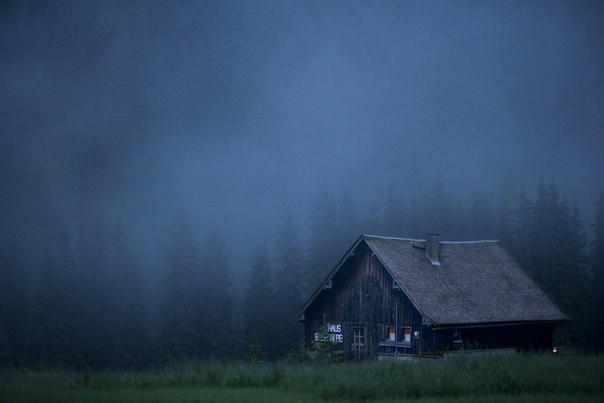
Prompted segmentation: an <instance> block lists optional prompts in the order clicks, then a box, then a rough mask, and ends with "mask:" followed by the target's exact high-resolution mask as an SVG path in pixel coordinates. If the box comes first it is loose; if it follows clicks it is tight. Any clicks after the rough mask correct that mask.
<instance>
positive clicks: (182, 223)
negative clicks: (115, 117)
mask: <svg viewBox="0 0 604 403" xmlns="http://www.w3.org/2000/svg"><path fill="white" fill-rule="evenodd" d="M166 259H167V263H168V273H167V276H166V279H165V281H164V283H163V286H162V301H161V307H160V344H161V349H162V351H163V353H164V355H165V357H167V358H183V357H187V356H193V357H194V356H198V355H199V354H200V353H201V351H200V343H199V340H200V338H201V333H200V329H199V322H200V319H199V315H198V309H199V305H198V302H199V301H198V299H199V294H200V292H201V287H200V284H201V272H200V267H199V251H198V248H197V245H196V243H195V238H194V235H193V230H192V229H191V226H190V223H189V221H188V219H187V218H186V217H185V216H184V215H183V214H179V215H178V216H177V217H176V218H175V219H174V221H173V224H172V230H171V233H170V239H169V241H168V246H167V248H166Z"/></svg>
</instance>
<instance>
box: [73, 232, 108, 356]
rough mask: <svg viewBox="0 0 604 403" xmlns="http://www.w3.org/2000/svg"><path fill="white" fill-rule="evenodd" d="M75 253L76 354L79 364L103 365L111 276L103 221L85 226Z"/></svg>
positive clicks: (80, 233)
mask: <svg viewBox="0 0 604 403" xmlns="http://www.w3.org/2000/svg"><path fill="white" fill-rule="evenodd" d="M77 246H78V247H77V253H76V254H75V255H74V259H75V261H74V265H75V269H74V281H75V282H76V284H77V287H76V289H75V290H73V294H74V298H75V303H74V306H73V311H74V315H75V316H74V321H75V326H76V327H77V329H78V331H77V332H76V334H75V335H74V350H75V351H74V357H73V359H74V360H75V361H76V362H77V363H79V364H84V363H85V364H86V365H103V364H104V361H105V360H106V359H107V354H106V342H107V340H108V337H109V330H110V329H109V326H108V304H109V300H110V295H109V279H108V272H107V266H108V256H107V253H108V252H107V235H106V232H105V228H104V227H103V225H102V223H101V222H100V221H97V222H95V224H94V225H93V226H92V228H91V229H90V230H88V229H87V228H85V227H84V226H82V227H81V228H80V232H79V239H78V245H77Z"/></svg>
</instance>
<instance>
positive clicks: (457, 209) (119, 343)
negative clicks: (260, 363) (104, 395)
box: [0, 181, 604, 367]
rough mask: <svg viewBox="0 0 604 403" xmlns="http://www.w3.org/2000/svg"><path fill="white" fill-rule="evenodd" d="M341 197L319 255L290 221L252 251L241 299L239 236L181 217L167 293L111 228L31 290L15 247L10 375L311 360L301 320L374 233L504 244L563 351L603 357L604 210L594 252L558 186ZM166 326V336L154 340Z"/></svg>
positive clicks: (325, 214)
mask: <svg viewBox="0 0 604 403" xmlns="http://www.w3.org/2000/svg"><path fill="white" fill-rule="evenodd" d="M334 194H335V193H333V192H332V190H329V191H328V190H326V189H325V188H322V189H320V190H319V192H318V193H317V196H316V201H315V203H314V204H313V205H312V206H310V207H309V209H308V211H307V213H306V217H308V218H307V223H308V226H309V232H308V234H309V235H308V239H307V241H306V242H305V241H304V240H303V239H302V238H301V235H300V230H299V228H298V225H299V224H297V223H296V219H295V218H294V216H293V215H292V214H287V215H286V216H285V217H284V221H283V224H282V228H281V229H280V230H279V231H278V232H277V233H276V234H275V235H274V237H273V238H272V239H267V240H264V241H262V242H260V243H257V244H256V246H255V247H253V252H252V254H251V256H249V260H248V261H247V264H246V267H245V268H238V269H237V270H236V272H237V273H247V274H245V281H244V287H243V289H242V290H241V291H238V292H236V291H235V290H234V288H233V287H232V285H233V277H232V267H230V264H229V257H228V256H229V254H232V253H234V252H233V251H232V249H231V248H233V247H234V248H239V247H240V246H241V245H228V244H227V243H226V242H225V239H228V234H222V233H221V232H220V231H217V230H213V231H211V232H209V233H208V235H207V236H206V237H205V238H202V240H200V238H198V236H199V234H196V233H195V231H194V229H193V228H192V226H191V224H190V219H189V218H188V217H187V216H186V215H185V214H184V213H179V214H176V215H175V216H174V219H173V222H172V226H171V228H170V230H169V233H167V234H166V238H165V241H164V244H163V246H161V248H162V250H163V251H164V252H163V255H164V261H163V263H162V264H163V265H164V266H165V268H166V270H165V272H164V273H165V276H164V278H163V280H162V282H161V283H160V284H158V286H157V289H151V290H150V289H147V290H144V289H143V284H142V282H141V277H140V272H141V268H140V267H139V265H138V263H137V260H139V259H137V258H136V257H135V256H134V255H133V253H132V251H131V250H130V248H129V246H128V236H127V233H126V231H125V230H124V228H123V227H122V226H121V224H120V223H119V222H117V223H115V224H114V227H113V230H112V231H109V232H108V231H106V230H105V229H104V228H105V227H104V224H103V223H101V222H98V221H96V222H94V223H93V224H92V225H90V226H79V227H78V228H77V229H76V230H74V231H73V232H74V233H76V234H77V235H76V237H75V238H76V239H75V240H74V239H73V237H72V235H71V233H72V232H71V231H69V230H68V229H67V228H64V229H63V230H61V231H60V232H59V234H58V236H57V237H56V239H55V240H54V241H51V242H49V245H48V247H47V249H46V250H47V251H46V252H45V256H44V258H43V259H42V261H41V262H40V266H39V269H38V270H37V272H36V273H35V274H34V275H33V276H32V279H31V281H28V280H27V278H26V276H23V275H22V273H23V270H22V268H21V267H20V263H19V258H18V253H17V252H16V250H17V249H18V248H16V247H15V246H8V247H6V246H5V247H3V249H2V254H1V255H0V256H1V259H0V263H1V266H0V269H1V274H2V278H3V279H4V281H2V282H1V283H0V287H1V290H2V293H0V297H1V298H2V302H3V303H2V305H1V307H2V310H1V311H0V314H1V315H0V321H1V322H0V324H1V327H0V329H2V332H1V333H0V347H1V350H0V353H1V354H0V359H1V360H2V361H1V363H2V365H19V364H20V365H74V366H96V367H110V366H111V367H116V366H132V365H135V366H136V365H139V366H140V365H144V364H148V363H151V362H161V361H165V360H174V359H182V358H191V357H198V358H238V357H239V358H242V357H248V358H253V359H277V358H283V357H285V356H286V355H287V354H289V353H292V352H295V351H296V350H299V349H300V348H302V344H301V343H302V328H301V326H300V325H299V324H298V323H296V322H295V321H294V320H292V317H293V315H294V314H295V313H296V312H297V311H298V310H299V309H300V308H301V306H302V304H303V302H304V301H305V299H306V298H308V297H309V295H310V294H311V293H312V292H313V291H314V290H315V288H316V287H317V286H318V285H319V283H320V282H321V281H322V280H323V278H324V276H325V275H326V274H327V273H328V272H329V270H331V268H332V267H333V266H334V265H335V264H336V263H337V260H338V259H339V258H340V257H341V256H342V254H343V253H344V252H345V251H346V249H347V248H348V247H349V246H350V245H351V243H352V242H353V240H354V239H355V237H357V236H359V235H360V234H361V233H362V232H365V233H367V232H368V231H364V228H370V229H371V230H372V231H371V232H372V233H375V234H380V235H387V236H396V237H411V238H423V236H424V234H422V233H417V232H414V231H418V230H417V228H422V227H428V228H431V231H437V232H440V233H441V236H442V237H443V239H445V240H475V239H493V238H499V239H500V242H502V244H503V246H504V247H505V248H506V249H507V250H508V252H509V253H510V254H511V255H512V256H513V257H514V258H515V259H516V260H517V261H518V262H519V263H520V264H521V265H522V267H523V268H524V269H525V270H526V271H527V272H528V274H529V275H530V276H531V277H532V278H533V279H534V280H535V281H536V282H537V283H538V284H539V285H540V286H541V287H542V288H543V289H544V291H545V292H546V293H547V294H548V295H549V296H550V297H551V298H552V300H554V301H555V302H556V304H558V306H559V307H560V308H561V309H562V311H563V312H565V313H566V314H567V315H569V316H570V317H571V319H572V320H571V321H570V322H568V323H565V324H563V325H561V326H560V328H559V330H558V331H557V333H556V339H557V343H559V344H562V345H565V346H568V347H570V348H573V349H577V350H581V351H583V350H585V351H602V338H601V337H600V334H601V333H600V332H601V329H602V325H603V321H602V318H603V311H602V307H603V305H602V303H601V300H602V287H603V286H602V277H603V274H602V273H603V272H604V269H603V265H602V261H603V259H602V256H603V253H602V252H603V245H604V240H603V236H604V230H603V228H604V220H603V217H604V214H603V211H604V203H603V202H602V200H603V198H602V197H600V199H599V200H598V203H597V205H598V209H597V214H596V217H595V221H594V223H593V225H592V226H591V228H593V235H591V236H590V238H589V239H590V241H588V236H587V233H586V231H585V228H584V224H583V222H582V221H581V218H580V214H579V211H578V208H577V206H576V205H575V204H574V203H571V202H570V201H568V200H567V198H566V197H565V196H564V195H561V194H560V192H559V190H558V188H557V186H556V185H555V183H553V182H552V183H549V184H545V182H543V181H540V182H539V183H538V185H537V186H536V187H535V190H534V191H533V192H525V191H520V192H519V193H518V194H517V195H513V194H512V195H508V194H503V195H502V196H501V197H500V198H498V199H497V198H496V199H495V200H492V199H491V198H489V197H488V196H487V195H485V194H484V193H481V192H480V191H479V190H477V191H476V192H475V193H474V194H473V195H472V196H471V197H470V198H469V199H468V202H467V203H466V204H464V203H462V202H460V199H459V198H458V197H456V195H454V194H453V193H452V192H450V191H449V190H448V189H447V188H446V186H445V184H444V183H442V182H440V181H437V182H435V183H433V184H432V185H430V186H428V187H427V188H426V190H425V192H423V193H422V196H421V197H419V198H417V199H416V198H414V197H410V198H405V197H403V196H402V193H401V192H398V191H395V190H394V188H393V187H392V186H390V187H389V188H387V189H386V190H385V191H384V196H383V202H382V203H379V205H377V206H372V208H371V209H370V210H368V211H362V212H361V213H360V214H359V213H357V212H356V210H355V208H353V207H351V205H348V206H346V202H345V201H346V200H347V199H348V200H350V198H349V197H348V196H346V197H342V198H341V199H340V201H337V199H336V198H335V197H334ZM343 194H346V192H344V193H343ZM513 199H515V201H513ZM364 226H365V227H364ZM440 228H443V229H444V230H443V231H440ZM250 242H252V240H250ZM250 246H253V245H250ZM142 269H143V270H144V268H142ZM27 290H29V291H27ZM144 294H146V295H151V296H153V295H157V296H158V298H153V297H151V298H144ZM153 305H156V306H155V307H154V306H153ZM8 307H11V308H14V309H8ZM157 310H159V315H157V316H156V317H154V319H153V320H157V323H155V324H151V323H149V320H150V319H149V316H148V315H147V312H149V311H157ZM233 312H239V314H238V315H233ZM153 327H159V329H160V330H159V332H158V333H157V334H155V335H153V332H149V329H151V328H153ZM150 333H151V334H150Z"/></svg>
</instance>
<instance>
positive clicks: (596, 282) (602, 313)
mask: <svg viewBox="0 0 604 403" xmlns="http://www.w3.org/2000/svg"><path fill="white" fill-rule="evenodd" d="M593 229H594V237H593V240H592V242H591V245H590V246H591V273H592V282H591V284H592V286H591V289H592V290H591V301H592V304H591V305H592V307H593V311H592V310H590V311H591V312H593V315H592V318H591V320H592V322H593V324H594V325H593V329H592V332H591V334H592V345H593V347H594V349H595V350H596V351H599V352H602V351H604V336H603V335H604V194H601V195H600V197H599V198H598V202H597V210H596V221H595V223H594V226H593Z"/></svg>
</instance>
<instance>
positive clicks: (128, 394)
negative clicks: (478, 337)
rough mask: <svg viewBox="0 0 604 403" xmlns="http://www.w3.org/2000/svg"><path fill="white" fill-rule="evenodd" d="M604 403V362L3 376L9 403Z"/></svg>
mask: <svg viewBox="0 0 604 403" xmlns="http://www.w3.org/2000/svg"><path fill="white" fill-rule="evenodd" d="M405 400H409V401H421V402H431V401H435V402H436V401H439V402H442V401H455V402H459V401H468V402H515V403H522V402H534V401H542V402H576V401H582V402H603V401H604V357H600V356H563V357H552V356H549V355H541V356H537V355H501V356H488V357H465V356H461V357H453V358H450V359H446V360H430V361H426V362H361V363H340V364H296V363H284V362H279V363H244V362H238V363H233V362H225V363H222V362H187V363H181V364H174V365H170V366H167V367H164V368H158V369H147V370H142V371H98V372H76V371H67V370H45V371H32V370H0V401H2V402H316V401H341V402H345V401H359V402H360V401H374V402H392V401H405Z"/></svg>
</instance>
